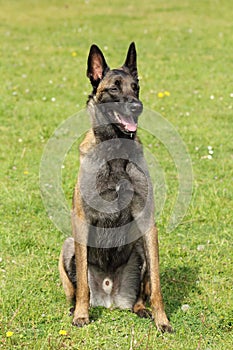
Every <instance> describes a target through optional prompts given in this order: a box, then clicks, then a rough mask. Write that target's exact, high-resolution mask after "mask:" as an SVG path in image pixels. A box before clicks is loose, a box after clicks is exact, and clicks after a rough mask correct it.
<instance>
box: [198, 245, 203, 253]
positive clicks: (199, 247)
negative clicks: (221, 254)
mask: <svg viewBox="0 0 233 350" xmlns="http://www.w3.org/2000/svg"><path fill="white" fill-rule="evenodd" d="M204 249H205V246H204V244H199V245H198V246H197V251H198V252H202V251H203V250H204Z"/></svg>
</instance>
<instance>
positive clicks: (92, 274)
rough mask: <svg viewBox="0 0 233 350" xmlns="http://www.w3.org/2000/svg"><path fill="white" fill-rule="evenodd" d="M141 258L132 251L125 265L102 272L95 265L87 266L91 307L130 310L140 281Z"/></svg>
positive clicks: (134, 250)
mask: <svg viewBox="0 0 233 350" xmlns="http://www.w3.org/2000/svg"><path fill="white" fill-rule="evenodd" d="M112 262H113V261H112ZM141 268H142V258H141V256H140V255H139V254H138V252H137V251H136V249H132V251H130V255H129V257H128V259H127V261H126V263H125V264H121V265H120V266H119V267H118V268H115V269H114V270H113V269H112V268H110V266H109V270H108V271H104V270H103V269H101V268H99V267H98V266H96V265H92V264H89V266H88V284H89V287H90V303H91V305H92V306H104V307H107V308H110V307H117V308H120V309H127V308H129V309H131V308H132V307H133V305H134V303H135V301H136V299H137V296H138V293H139V288H140V280H141Z"/></svg>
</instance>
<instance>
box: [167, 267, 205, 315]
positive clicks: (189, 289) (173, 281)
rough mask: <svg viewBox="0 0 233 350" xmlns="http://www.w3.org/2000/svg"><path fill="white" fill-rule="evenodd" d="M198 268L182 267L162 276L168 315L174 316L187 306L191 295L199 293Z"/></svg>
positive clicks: (172, 269) (170, 270)
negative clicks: (186, 301) (186, 303)
mask: <svg viewBox="0 0 233 350" xmlns="http://www.w3.org/2000/svg"><path fill="white" fill-rule="evenodd" d="M198 273H199V267H198V266H193V267H190V266H180V267H177V268H171V269H167V270H165V271H164V272H163V273H162V274H161V285H162V290H163V297H164V301H165V305H166V311H167V314H168V315H170V316H171V315H172V314H174V313H176V312H177V310H178V309H180V308H181V306H182V305H183V304H185V299H186V298H187V297H188V296H189V295H190V293H193V292H198V289H199V288H198V285H197V280H198Z"/></svg>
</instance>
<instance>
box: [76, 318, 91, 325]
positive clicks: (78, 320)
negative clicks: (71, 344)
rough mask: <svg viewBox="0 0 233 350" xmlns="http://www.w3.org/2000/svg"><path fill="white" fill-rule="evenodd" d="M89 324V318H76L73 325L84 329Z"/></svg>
mask: <svg viewBox="0 0 233 350" xmlns="http://www.w3.org/2000/svg"><path fill="white" fill-rule="evenodd" d="M89 322H90V321H89V317H74V319H73V322H72V324H73V326H76V327H83V326H85V325H87V324H88V323H89Z"/></svg>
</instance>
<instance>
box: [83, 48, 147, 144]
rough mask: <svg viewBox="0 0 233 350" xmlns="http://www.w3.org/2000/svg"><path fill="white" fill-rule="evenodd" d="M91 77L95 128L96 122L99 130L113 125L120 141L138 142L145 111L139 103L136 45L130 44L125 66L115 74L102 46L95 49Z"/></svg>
mask: <svg viewBox="0 0 233 350" xmlns="http://www.w3.org/2000/svg"><path fill="white" fill-rule="evenodd" d="M87 76H88V77H89V79H90V81H91V84H92V87H93V92H92V95H91V96H90V98H89V102H88V104H89V105H91V109H92V110H93V108H94V113H92V122H93V124H94V127H95V123H96V122H97V123H98V125H99V126H100V125H101V124H102V125H103V124H104V125H111V127H112V128H113V129H114V131H115V133H116V134H117V136H118V137H119V136H120V137H131V138H134V136H135V134H136V131H137V123H138V116H139V115H140V114H141V113H142V108H143V107H142V103H141V101H140V100H139V82H138V72H137V54H136V49H135V44H134V43H131V44H130V46H129V49H128V53H127V56H126V60H125V63H124V64H123V66H122V67H120V68H118V69H112V70H111V69H110V68H109V67H108V65H107V63H106V60H105V58H104V55H103V53H102V52H101V50H100V49H99V48H98V46H96V45H92V46H91V48H90V53H89V56H88V61H87ZM93 114H94V118H93Z"/></svg>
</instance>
